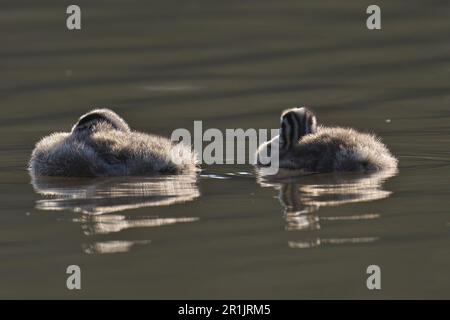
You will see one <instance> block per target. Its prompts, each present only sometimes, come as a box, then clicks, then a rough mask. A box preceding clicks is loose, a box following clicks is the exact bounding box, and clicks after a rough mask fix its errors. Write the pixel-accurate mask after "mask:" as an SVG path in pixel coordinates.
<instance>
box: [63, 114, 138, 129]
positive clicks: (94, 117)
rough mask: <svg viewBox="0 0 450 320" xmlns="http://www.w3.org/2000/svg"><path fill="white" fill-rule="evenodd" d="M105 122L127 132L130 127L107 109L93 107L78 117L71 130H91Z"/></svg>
mask: <svg viewBox="0 0 450 320" xmlns="http://www.w3.org/2000/svg"><path fill="white" fill-rule="evenodd" d="M100 123H106V124H108V125H110V126H111V127H113V128H114V129H116V130H119V131H123V132H129V131H130V127H129V126H128V124H127V123H126V122H125V120H123V119H122V118H121V117H119V115H117V114H116V113H115V112H114V111H112V110H109V109H95V110H92V111H90V112H88V113H86V114H84V115H82V116H81V117H80V119H79V120H78V122H77V123H76V124H75V125H74V126H73V128H72V132H83V131H91V130H93V129H94V128H95V127H96V126H97V125H98V124H100Z"/></svg>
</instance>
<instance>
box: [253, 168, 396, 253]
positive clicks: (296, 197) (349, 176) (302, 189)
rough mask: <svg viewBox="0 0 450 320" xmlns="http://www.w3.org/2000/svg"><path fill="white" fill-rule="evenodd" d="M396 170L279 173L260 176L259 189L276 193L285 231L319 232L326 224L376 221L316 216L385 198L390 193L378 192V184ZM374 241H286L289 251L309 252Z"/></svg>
mask: <svg viewBox="0 0 450 320" xmlns="http://www.w3.org/2000/svg"><path fill="white" fill-rule="evenodd" d="M396 173H397V170H396V169H391V170H383V171H379V172H373V173H370V174H355V173H330V174H310V175H304V174H303V175H302V174H301V173H299V174H300V175H297V176H295V175H294V172H293V171H292V170H286V172H284V171H283V170H280V172H279V174H278V175H277V177H278V178H276V179H274V178H271V179H269V178H268V177H267V176H260V177H259V178H258V179H259V183H260V185H261V186H263V187H272V188H275V189H276V190H278V191H279V196H278V198H279V201H280V203H281V205H282V208H283V216H284V219H285V220H286V229H287V230H290V231H292V230H304V231H305V230H319V229H321V224H323V223H324V222H325V223H326V222H328V221H342V222H344V221H349V220H353V221H355V220H370V219H376V218H378V217H379V214H377V213H361V214H357V215H342V216H327V217H325V216H320V215H319V214H318V211H319V209H320V207H326V206H340V205H344V204H349V203H357V202H365V201H374V200H379V199H383V198H387V197H388V196H389V195H390V194H391V192H390V191H386V190H383V189H382V184H383V183H384V182H385V181H386V180H387V179H388V178H390V177H392V176H394V175H396ZM376 240H378V237H376V236H373V235H369V236H363V237H356V238H355V237H342V238H326V237H316V238H313V239H309V240H306V241H300V242H297V241H290V242H289V246H290V247H292V248H311V247H316V246H322V245H337V244H350V243H368V242H374V241H376Z"/></svg>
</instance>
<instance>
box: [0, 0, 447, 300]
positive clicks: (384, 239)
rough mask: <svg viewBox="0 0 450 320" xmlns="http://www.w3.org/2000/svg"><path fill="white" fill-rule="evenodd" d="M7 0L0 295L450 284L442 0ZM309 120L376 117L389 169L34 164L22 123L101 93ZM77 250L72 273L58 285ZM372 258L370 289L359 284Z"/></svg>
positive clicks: (43, 130) (208, 115) (35, 129)
mask: <svg viewBox="0 0 450 320" xmlns="http://www.w3.org/2000/svg"><path fill="white" fill-rule="evenodd" d="M77 3H78V4H79V5H80V6H81V9H82V30H81V31H76V32H70V31H68V30H67V29H66V26H65V19H66V14H65V9H66V7H65V5H64V4H62V3H56V1H20V2H18V1H2V10H1V12H0V21H1V28H0V34H1V38H2V46H1V47H0V61H1V62H0V68H1V76H0V77H1V82H0V83H1V84H0V105H1V110H2V113H3V115H2V117H1V118H0V124H1V125H0V145H1V148H0V153H1V157H0V174H1V180H0V208H1V209H0V230H1V231H0V260H1V263H0V297H1V298H149V299H156V298H162V299H168V298H169V299H170V298H178V299H187V298H276V299H279V298H289V299H300V298H450V280H449V276H448V275H449V272H450V271H449V270H450V255H449V248H450V212H449V207H450V206H449V205H450V188H449V178H450V148H449V146H450V125H449V124H450V19H449V13H450V6H449V3H448V1H426V2H425V1H408V2H407V3H406V2H402V1H378V2H377V4H378V5H379V6H380V7H381V10H382V30H380V31H369V30H367V28H366V25H365V20H366V17H367V14H366V13H365V10H366V8H367V6H368V5H369V4H371V2H369V1H339V2H337V1H297V0H295V1H294V0H288V1H275V0H270V1H269V0H261V1H239V2H234V1H221V2H216V1H214V2H213V1H207V0H200V1H198V0H196V1H158V2H154V1H148V2H143V1H78V2H77ZM300 105H308V106H311V107H312V108H313V109H314V110H315V112H316V113H317V116H318V121H319V122H320V123H325V124H328V125H340V126H351V127H354V128H357V129H359V130H362V131H368V132H374V133H377V134H378V135H379V136H380V137H381V138H382V139H383V141H384V142H385V143H386V144H387V145H388V146H389V148H390V149H391V151H392V152H393V153H394V154H395V155H396V156H397V157H398V158H399V161H400V168H399V172H398V174H397V173H394V172H386V173H380V174H376V175H370V176H360V175H352V174H343V175H331V174H330V175H313V176H307V177H300V178H295V179H288V180H285V181H265V180H262V179H258V178H257V177H256V175H255V172H254V171H253V168H252V167H251V166H250V165H240V166H233V165H214V166H203V171H202V172H201V174H199V175H198V176H181V177H157V178H133V179H127V178H114V179H38V180H33V181H32V179H31V178H30V176H29V175H28V172H27V170H26V168H27V162H28V160H29V157H30V153H31V151H32V149H33V146H34V143H35V142H36V141H37V140H38V139H40V138H41V137H42V136H44V135H47V134H49V133H51V132H54V131H60V130H69V129H70V127H71V126H72V125H73V123H74V122H75V121H76V119H77V118H78V117H79V116H80V115H81V114H83V113H84V112H86V111H88V110H89V109H90V108H92V107H110V108H112V109H113V110H115V111H116V112H118V113H119V114H120V115H122V116H123V117H124V118H125V119H126V120H127V121H128V123H129V124H130V126H131V127H132V128H134V129H136V130H140V131H146V132H153V133H157V134H162V135H166V136H168V135H170V134H171V132H172V131H173V130H174V129H176V128H187V129H190V130H191V129H192V128H193V121H194V120H202V121H203V125H204V127H205V128H219V129H225V128H277V126H278V124H279V114H280V112H281V111H282V110H283V109H285V108H289V107H294V106H300ZM72 264H75V265H79V266H80V267H81V270H82V290H80V291H69V290H67V288H66V278H67V276H68V275H67V274H66V268H67V266H68V265H72ZM372 264H375V265H379V266H380V267H381V272H382V276H381V282H382V289H381V290H379V291H376V290H375V291H370V290H368V289H367V287H366V279H367V277H368V275H367V274H366V268H367V266H369V265H372Z"/></svg>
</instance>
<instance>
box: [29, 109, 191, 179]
mask: <svg viewBox="0 0 450 320" xmlns="http://www.w3.org/2000/svg"><path fill="white" fill-rule="evenodd" d="M196 165H197V158H196V155H195V153H193V152H192V151H191V149H190V148H189V147H187V146H185V145H183V144H182V143H173V142H172V141H170V140H169V139H167V138H164V137H160V136H156V135H151V134H145V133H140V132H136V131H131V130H130V129H129V128H128V125H127V124H126V123H125V121H123V120H122V119H121V118H120V117H119V116H118V115H116V114H115V113H114V112H112V111H110V110H107V109H100V110H93V111H91V112H89V113H88V114H86V115H83V116H82V117H81V118H80V120H79V121H78V122H77V124H76V125H75V126H74V127H73V128H72V131H71V132H70V133H69V132H58V133H53V134H50V135H49V136H46V137H44V138H43V139H42V140H41V141H39V142H38V143H37V144H36V147H35V149H34V150H33V153H32V155H31V160H30V163H29V170H30V172H31V173H32V174H34V175H44V176H67V177H101V176H145V175H154V174H176V173H184V172H192V171H195V170H197V166H196Z"/></svg>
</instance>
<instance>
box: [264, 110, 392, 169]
mask: <svg viewBox="0 0 450 320" xmlns="http://www.w3.org/2000/svg"><path fill="white" fill-rule="evenodd" d="M297 109H306V108H297ZM308 111H309V110H308ZM297 114H298V113H297ZM303 114H307V113H305V112H303ZM283 116H284V114H283ZM283 116H282V123H283ZM310 117H314V116H313V114H312V113H311V115H310ZM300 119H301V120H302V121H303V119H302V118H301V117H300ZM315 121H316V120H315V117H314V118H313V120H312V121H310V123H315ZM303 122H304V121H303ZM291 126H292V125H291ZM293 126H301V122H299V123H296V124H294V125H293ZM299 131H300V132H301V131H302V130H298V129H293V128H290V129H289V128H288V129H286V132H288V133H289V132H299ZM280 136H281V138H280ZM280 136H277V137H275V138H274V139H272V140H271V141H268V142H266V143H264V144H262V145H261V146H260V147H259V148H258V151H257V159H258V162H257V164H258V165H260V166H263V164H262V163H261V161H260V159H261V157H262V156H265V155H268V156H270V155H271V153H272V152H274V150H275V152H276V151H277V150H278V152H279V167H280V168H286V169H300V170H304V171H307V172H333V171H360V172H361V171H363V172H368V171H378V170H385V169H392V168H396V167H397V159H396V158H395V157H394V156H393V155H392V154H391V153H390V152H389V150H388V149H387V147H386V146H385V145H384V144H383V143H382V142H381V141H380V139H379V138H378V137H376V136H375V135H372V134H367V133H361V132H358V131H356V130H354V129H351V128H341V127H325V126H315V125H314V130H310V131H308V132H304V133H303V134H300V135H299V136H296V137H295V138H294V139H293V143H292V141H289V143H286V142H285V140H289V138H286V136H289V134H285V133H284V131H283V127H282V129H281V130H280ZM290 137H292V135H290Z"/></svg>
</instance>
